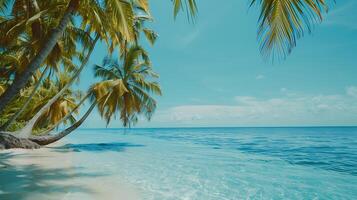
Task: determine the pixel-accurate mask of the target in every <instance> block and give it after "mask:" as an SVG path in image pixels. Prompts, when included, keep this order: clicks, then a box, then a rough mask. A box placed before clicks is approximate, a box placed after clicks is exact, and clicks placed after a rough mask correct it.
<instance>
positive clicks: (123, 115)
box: [92, 46, 161, 126]
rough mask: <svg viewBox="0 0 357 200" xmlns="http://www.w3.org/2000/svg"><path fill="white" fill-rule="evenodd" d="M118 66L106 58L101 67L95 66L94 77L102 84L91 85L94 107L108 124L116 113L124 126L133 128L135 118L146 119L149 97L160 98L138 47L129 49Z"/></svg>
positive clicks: (152, 107)
mask: <svg viewBox="0 0 357 200" xmlns="http://www.w3.org/2000/svg"><path fill="white" fill-rule="evenodd" d="M125 58H126V59H125V60H124V62H123V63H122V64H119V63H118V62H117V61H115V60H113V59H110V58H106V59H104V61H103V65H102V66H99V65H96V66H95V69H94V70H95V76H96V77H100V78H102V81H101V82H99V83H97V84H95V85H94V86H93V87H92V90H93V91H94V94H95V99H96V101H97V104H98V105H97V107H98V110H99V112H100V114H101V116H102V117H103V118H104V119H106V121H107V123H109V122H110V120H111V119H112V117H113V116H115V115H116V113H120V114H119V116H120V119H121V121H122V122H123V125H124V126H131V125H132V124H135V122H136V121H137V119H138V115H143V116H145V117H146V118H148V119H150V117H151V115H152V114H153V112H154V111H155V108H156V101H155V100H154V98H153V97H152V96H151V95H150V94H155V95H161V89H160V87H159V84H158V83H157V82H156V81H153V80H154V79H155V78H157V77H158V75H157V74H156V73H154V72H153V71H152V68H151V64H150V61H149V59H148V56H147V53H146V52H145V51H144V50H143V49H142V48H141V47H138V46H134V47H131V48H130V49H129V50H128V52H127V55H126V56H125Z"/></svg>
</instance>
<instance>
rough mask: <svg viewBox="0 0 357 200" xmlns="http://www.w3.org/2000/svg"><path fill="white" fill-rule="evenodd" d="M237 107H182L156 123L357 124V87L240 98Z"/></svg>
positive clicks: (161, 115)
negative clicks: (325, 92) (334, 91)
mask: <svg viewBox="0 0 357 200" xmlns="http://www.w3.org/2000/svg"><path fill="white" fill-rule="evenodd" d="M234 100H235V102H236V103H235V104H233V105H182V106H176V107H172V108H169V109H166V110H163V111H161V112H158V113H157V115H156V116H155V117H154V119H153V123H154V124H161V125H164V124H175V125H177V126H180V125H183V126H201V125H204V126H225V125H231V126H237V125H242V126H247V125H254V126H256V125H258V126H259V125H314V124H315V125H336V124H341V125H342V124H345V125H346V124H349V125H351V124H357V87H353V86H351V87H348V88H346V91H345V92H344V93H343V94H335V95H315V96H314V95H297V94H295V95H284V96H282V97H279V98H270V99H258V98H256V97H252V96H236V97H234Z"/></svg>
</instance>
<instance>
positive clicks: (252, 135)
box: [63, 128, 357, 200]
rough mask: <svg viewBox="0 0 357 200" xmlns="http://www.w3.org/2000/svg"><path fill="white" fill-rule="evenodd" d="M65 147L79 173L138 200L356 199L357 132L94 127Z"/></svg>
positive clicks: (335, 129)
mask: <svg viewBox="0 0 357 200" xmlns="http://www.w3.org/2000/svg"><path fill="white" fill-rule="evenodd" d="M68 141H70V142H71V144H67V145H66V146H64V147H63V148H64V149H72V150H74V151H75V152H76V154H78V155H81V156H82V161H81V163H78V166H79V167H92V168H93V169H101V170H103V171H105V172H107V173H109V174H111V175H112V176H113V177H116V178H120V179H122V180H124V181H125V182H128V183H130V184H131V185H133V186H135V187H136V189H137V191H138V192H139V193H140V194H141V195H142V198H143V199H148V200H149V199H150V200H151V199H158V200H159V199H162V200H171V199H172V200H174V199H197V200H210V199H212V200H217V199H222V200H223V199H230V200H232V199H351V200H353V199H357V128H182V129H181V128H171V129H131V130H122V129H121V130H120V129H118V130H113V129H92V130H78V131H77V132H76V133H74V134H73V135H71V136H70V137H69V139H68ZM83 157H84V158H86V157H88V160H86V159H84V160H83ZM93 157H95V162H93Z"/></svg>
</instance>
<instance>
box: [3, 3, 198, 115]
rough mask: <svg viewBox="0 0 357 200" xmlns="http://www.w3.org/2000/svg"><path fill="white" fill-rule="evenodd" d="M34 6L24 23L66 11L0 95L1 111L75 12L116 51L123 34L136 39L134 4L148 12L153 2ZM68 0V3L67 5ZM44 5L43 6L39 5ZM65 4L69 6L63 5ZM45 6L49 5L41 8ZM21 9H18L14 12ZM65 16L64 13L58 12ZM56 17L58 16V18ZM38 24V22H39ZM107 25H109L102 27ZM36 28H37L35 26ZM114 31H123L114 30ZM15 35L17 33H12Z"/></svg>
mask: <svg viewBox="0 0 357 200" xmlns="http://www.w3.org/2000/svg"><path fill="white" fill-rule="evenodd" d="M10 2H11V1H10V0H4V1H1V2H0V10H5V9H6V6H8V5H9V4H10ZM32 2H33V5H34V6H33V7H34V8H35V9H34V10H35V11H36V14H35V15H30V16H31V17H29V18H27V20H25V21H24V22H22V23H21V24H23V23H25V22H26V23H25V24H27V22H32V21H36V20H38V19H39V18H41V15H43V14H45V13H49V12H54V11H55V10H61V12H63V15H62V18H61V19H60V20H59V22H58V25H57V26H56V28H54V30H53V31H51V32H50V33H48V34H47V35H48V36H47V37H45V38H47V39H46V42H44V43H42V44H41V48H40V49H39V51H38V53H37V54H36V56H35V57H33V58H32V59H31V60H29V63H28V64H27V65H26V67H25V68H24V70H23V72H22V73H21V75H18V76H15V79H14V80H13V83H12V84H11V85H10V86H9V87H8V88H7V89H6V91H5V92H4V93H3V94H2V95H1V96H0V113H1V112H2V111H3V109H4V107H5V106H6V105H7V104H8V103H9V102H10V101H11V99H13V98H14V96H16V95H17V94H18V93H19V91H20V90H21V89H22V88H24V87H25V85H26V83H27V82H28V80H29V79H30V77H31V75H32V74H33V73H34V71H35V70H36V69H38V68H39V67H40V66H41V64H42V63H43V62H44V61H45V59H46V58H47V57H48V55H49V53H50V52H51V50H52V49H53V48H54V46H55V44H56V42H57V41H58V40H59V38H60V37H61V35H63V33H64V30H65V29H66V27H67V25H68V23H69V22H70V20H71V18H72V17H73V15H74V14H75V13H78V14H79V15H80V16H81V17H82V19H83V23H82V28H88V29H89V30H91V31H97V32H96V33H97V35H99V36H101V37H103V38H104V36H105V35H106V37H107V38H110V40H107V42H108V43H110V46H109V50H111V51H113V49H114V47H116V46H118V45H119V44H120V42H118V40H121V39H120V37H123V38H124V40H128V41H132V40H133V39H134V36H133V33H134V29H133V27H132V24H133V20H134V11H133V6H132V5H133V4H134V5H136V7H138V8H140V9H142V10H144V11H146V12H148V11H149V4H148V1H147V0H127V1H125V0H123V1H117V0H104V1H101V2H99V1H96V0H82V1H80V0H70V1H69V2H68V1H65V2H64V1H59V0H54V1H51V3H50V4H51V5H52V6H46V7H44V6H41V5H47V4H49V1H39V0H37V1H36V0H33V1H32ZM187 2H188V5H189V6H188V7H189V9H188V10H189V11H190V12H191V13H192V14H193V15H194V14H195V13H196V3H195V1H194V0H187ZM24 3H25V2H24V1H20V0H16V1H15V3H14V6H13V11H14V10H15V11H17V10H18V9H20V8H21V7H25V8H26V6H28V5H22V4H24ZM64 3H67V5H66V6H64V5H65V4H64ZM173 3H174V15H175V16H176V15H177V13H178V11H179V10H180V9H181V8H182V1H181V0H174V1H173ZM39 5H40V6H39ZM63 7H65V10H63V9H60V8H63ZM41 8H42V9H43V8H46V9H43V10H41ZM13 13H18V12H13ZM57 16H61V15H57ZM54 21H56V20H54ZM35 27H36V26H35ZM100 27H105V28H100ZM34 30H36V28H34ZM114 32H117V33H120V34H119V35H118V34H113V33H114ZM10 38H14V37H10Z"/></svg>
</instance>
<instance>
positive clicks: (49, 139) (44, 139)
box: [29, 102, 96, 145]
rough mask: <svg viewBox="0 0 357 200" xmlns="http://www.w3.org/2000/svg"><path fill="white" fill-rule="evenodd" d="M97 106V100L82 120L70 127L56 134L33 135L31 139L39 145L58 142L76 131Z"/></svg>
mask: <svg viewBox="0 0 357 200" xmlns="http://www.w3.org/2000/svg"><path fill="white" fill-rule="evenodd" d="M95 106H96V102H94V103H93V104H92V105H91V106H90V107H89V109H88V110H87V112H86V113H85V114H84V115H83V117H82V118H81V119H80V120H78V121H77V122H76V123H74V124H73V125H72V126H70V127H68V128H67V129H65V130H63V131H61V132H59V133H58V134H56V135H46V136H33V137H30V138H29V140H31V141H32V142H35V143H37V144H39V145H48V144H51V143H54V142H57V141H58V140H60V139H62V138H63V137H65V136H67V135H68V134H70V133H71V132H72V131H74V130H76V129H77V128H78V127H80V126H81V125H82V123H83V122H84V121H85V120H86V119H87V117H88V116H89V114H90V113H91V112H92V110H93V109H94V107H95Z"/></svg>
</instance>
